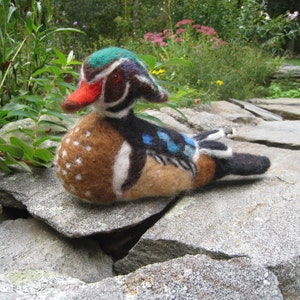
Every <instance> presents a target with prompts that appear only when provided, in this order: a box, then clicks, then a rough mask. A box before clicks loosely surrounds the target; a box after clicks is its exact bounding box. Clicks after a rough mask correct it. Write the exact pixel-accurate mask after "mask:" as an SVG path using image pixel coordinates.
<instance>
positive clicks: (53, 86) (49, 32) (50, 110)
mask: <svg viewBox="0 0 300 300" xmlns="http://www.w3.org/2000/svg"><path fill="white" fill-rule="evenodd" d="M28 9H29V10H27V12H26V13H25V15H22V13H21V12H22V11H23V10H22V9H21V8H20V7H17V6H15V5H14V3H13V2H12V1H8V0H2V1H0V16H1V17H2V18H1V22H0V43H1V45H2V47H1V49H0V67H1V77H0V89H1V102H0V106H1V111H0V127H2V126H3V125H5V124H7V123H9V122H11V121H15V120H20V119H23V118H29V119H30V120H31V121H32V123H33V127H32V128H31V129H26V128H17V129H16V131H19V132H21V133H22V134H23V136H26V138H27V141H26V142H25V141H24V140H23V139H20V138H17V137H15V136H12V137H11V138H10V139H9V140H8V139H7V138H6V137H5V136H4V135H3V136H2V137H1V138H0V169H2V170H3V171H5V172H10V171H11V166H13V165H19V166H21V167H23V168H25V169H26V170H29V167H28V164H33V165H37V166H45V167H49V166H51V160H52V158H53V156H54V148H53V147H50V146H47V145H46V144H45V142H46V141H58V140H59V137H57V136H56V135H55V134H54V133H53V132H51V126H54V125H55V126H64V125H63V124H62V123H61V120H64V119H66V117H65V116H64V115H63V114H61V113H60V112H59V111H58V107H59V106H58V103H59V102H60V101H61V99H62V98H63V97H64V96H65V94H66V92H67V90H69V89H73V86H72V85H71V84H70V83H71V82H72V79H73V78H76V77H77V76H78V75H77V73H76V72H74V71H73V70H72V67H73V65H74V64H75V65H76V64H77V62H76V61H75V60H74V54H73V52H70V53H69V55H67V56H65V55H64V54H63V53H62V52H60V51H58V50H57V49H55V48H54V47H53V42H54V40H55V38H56V37H57V35H59V33H61V32H64V31H71V32H79V31H78V30H74V29H71V28H56V27H55V26H53V27H51V15H49V16H44V18H45V19H43V18H42V12H43V7H42V6H41V3H40V2H35V1H33V2H32V7H31V8H28ZM45 116H51V117H54V118H55V119H54V120H49V118H48V119H47V118H45ZM45 124H47V125H49V126H50V129H49V130H48V131H45V130H44V129H42V125H45ZM10 134H11V133H10ZM25 162H26V163H25Z"/></svg>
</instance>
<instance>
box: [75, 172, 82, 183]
mask: <svg viewBox="0 0 300 300" xmlns="http://www.w3.org/2000/svg"><path fill="white" fill-rule="evenodd" d="M75 179H76V180H77V181H80V180H82V175H81V174H80V173H79V174H77V175H76V176H75Z"/></svg>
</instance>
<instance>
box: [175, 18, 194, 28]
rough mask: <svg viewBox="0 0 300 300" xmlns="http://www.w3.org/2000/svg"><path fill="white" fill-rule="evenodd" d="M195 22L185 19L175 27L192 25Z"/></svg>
mask: <svg viewBox="0 0 300 300" xmlns="http://www.w3.org/2000/svg"><path fill="white" fill-rule="evenodd" d="M194 22H195V21H193V20H189V19H183V20H181V21H179V22H177V23H176V25H175V26H176V27H179V26H181V25H187V24H192V23H194Z"/></svg>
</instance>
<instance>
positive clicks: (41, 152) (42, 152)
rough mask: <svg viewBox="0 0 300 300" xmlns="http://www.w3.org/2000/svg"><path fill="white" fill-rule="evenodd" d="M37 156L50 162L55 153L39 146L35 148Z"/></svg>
mask: <svg viewBox="0 0 300 300" xmlns="http://www.w3.org/2000/svg"><path fill="white" fill-rule="evenodd" d="M34 156H35V158H37V159H39V160H41V161H44V162H46V163H48V162H50V161H51V160H52V159H53V157H54V155H53V153H52V152H51V151H49V150H48V149H44V148H39V149H36V150H35V155H34Z"/></svg>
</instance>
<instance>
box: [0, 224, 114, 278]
mask: <svg viewBox="0 0 300 300" xmlns="http://www.w3.org/2000/svg"><path fill="white" fill-rule="evenodd" d="M0 240H1V246H0V249H1V250H0V253H1V255H0V274H2V273H5V272H7V271H10V272H14V271H20V270H22V271H26V270H32V269H36V270H43V271H51V272H57V273H60V274H65V275H69V276H72V277H75V278H79V279H81V280H83V281H85V282H96V281H99V280H101V279H103V278H106V277H110V276H112V275H113V274H112V259H111V258H110V257H109V256H107V255H106V254H104V253H102V252H101V249H100V247H99V245H98V244H97V242H95V241H93V240H92V239H90V238H85V239H82V240H68V239H66V238H64V237H62V236H60V235H59V234H58V233H57V232H55V231H54V230H53V229H52V228H50V227H49V226H47V225H46V224H44V223H42V222H41V221H38V220H35V219H17V220H15V221H4V222H2V223H1V226H0Z"/></svg>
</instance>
